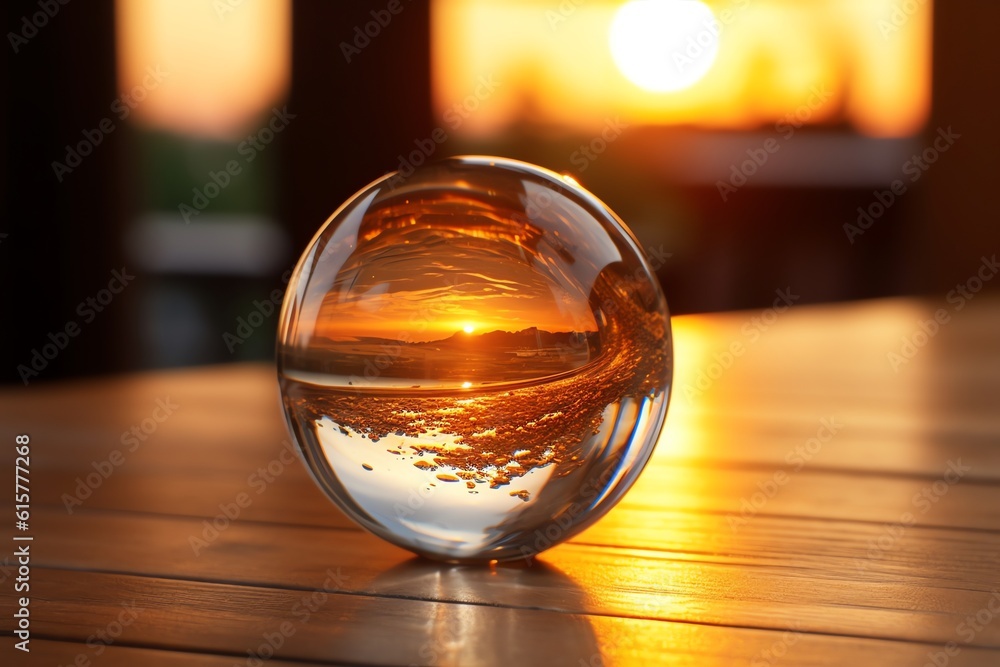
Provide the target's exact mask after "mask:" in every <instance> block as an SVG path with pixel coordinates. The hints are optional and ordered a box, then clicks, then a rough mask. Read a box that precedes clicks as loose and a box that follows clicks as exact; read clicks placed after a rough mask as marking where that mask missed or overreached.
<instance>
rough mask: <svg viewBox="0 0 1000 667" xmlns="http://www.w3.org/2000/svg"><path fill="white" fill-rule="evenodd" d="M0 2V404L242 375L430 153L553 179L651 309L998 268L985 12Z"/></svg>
mask: <svg viewBox="0 0 1000 667" xmlns="http://www.w3.org/2000/svg"><path fill="white" fill-rule="evenodd" d="M6 8H7V9H6V25H5V27H6V30H5V32H6V41H7V45H6V47H5V48H7V54H6V58H5V62H6V66H5V68H4V79H5V80H4V86H3V89H4V90H5V91H6V95H5V104H4V106H3V113H4V126H5V128H6V132H5V133H4V134H3V137H2V141H3V144H4V146H3V148H4V152H5V155H6V160H5V162H4V166H3V169H4V174H3V185H2V191H0V196H2V198H3V203H4V206H3V210H4V214H3V222H2V224H0V272H2V275H0V277H2V280H3V282H2V284H3V286H4V294H5V296H6V302H5V306H4V314H5V316H4V326H3V328H2V332H3V333H2V336H3V342H4V344H3V345H2V346H0V349H2V355H3V364H2V367H3V371H4V374H3V381H5V382H13V383H26V384H31V383H34V382H42V381H46V380H52V379H57V378H62V377H67V376H78V375H90V374H101V373H108V372H120V371H124V370H134V369H145V368H158V367H171V366H182V365H191V364H206V363H219V362H228V361H241V360H250V359H267V358H270V357H271V355H272V352H273V340H274V331H275V326H276V321H277V316H276V314H277V311H278V309H279V305H280V300H281V295H282V293H283V290H284V285H285V282H286V281H287V277H288V271H289V270H290V269H291V268H292V267H293V266H294V263H295V261H296V259H297V258H298V255H299V254H300V252H301V251H302V250H303V249H304V247H305V245H306V243H307V242H308V241H309V239H310V238H311V237H312V235H313V234H314V233H315V231H316V230H317V229H318V227H319V226H320V225H321V224H322V223H323V221H324V220H326V218H327V217H328V216H329V215H330V214H331V213H332V212H333V210H334V209H335V208H336V207H337V206H339V204H340V203H341V202H342V201H343V200H344V199H346V198H347V197H349V196H350V195H351V194H353V193H354V192H356V191H357V190H359V189H360V188H362V187H363V186H365V185H366V184H367V183H368V182H370V181H371V180H373V179H375V178H377V177H379V176H381V175H383V174H384V173H386V172H389V171H393V170H396V169H402V170H404V171H405V170H408V169H411V168H413V167H415V166H419V165H420V164H422V163H423V162H425V161H428V160H431V159H435V158H440V157H444V156H447V155H459V154H469V153H485V154H496V155H501V156H506V157H512V158H518V159H522V160H526V161H529V162H533V163H537V164H539V165H542V166H544V167H548V168H550V169H553V170H556V171H559V172H564V173H568V174H571V175H573V176H574V177H575V178H576V179H577V180H578V181H580V182H581V183H582V184H583V185H584V186H585V187H586V188H588V189H590V190H591V191H593V192H594V193H595V194H597V195H598V196H599V197H601V198H602V199H604V201H605V202H607V203H608V204H609V206H610V207H611V208H612V209H613V210H615V211H616V212H617V213H618V214H619V215H620V216H621V217H622V218H623V219H624V220H625V221H626V223H627V224H628V225H629V226H630V227H631V228H632V229H633V231H634V232H635V233H636V235H637V236H638V237H639V239H640V241H641V243H642V245H643V246H645V247H646V248H647V249H648V251H649V254H650V256H651V258H652V261H653V263H654V266H655V267H656V268H657V272H658V275H659V277H660V279H661V281H662V283H663V286H664V290H665V292H666V294H667V298H668V301H669V303H670V305H671V309H672V311H673V312H674V313H675V314H680V313H690V312H707V311H716V310H731V309H744V308H758V307H765V306H770V305H771V304H772V303H773V302H774V299H775V291H776V290H778V289H781V290H790V291H791V292H792V293H794V294H795V295H798V296H800V297H801V298H800V300H799V301H798V303H817V302H827V301H841V300H853V299H868V298H875V297H884V296H893V295H931V296H934V297H935V298H937V299H939V300H940V299H943V298H944V296H945V294H946V293H947V292H948V291H949V290H950V289H953V288H954V287H955V285H956V284H957V283H959V282H963V283H964V281H965V280H966V279H968V278H969V276H970V275H972V274H974V273H975V271H976V269H977V267H978V266H979V265H980V262H981V259H980V258H981V256H984V255H985V256H986V257H990V256H992V255H993V253H995V252H996V251H997V250H998V246H1000V233H998V229H997V217H998V216H997V213H996V206H995V205H994V204H993V192H994V191H995V186H994V184H993V178H994V175H995V173H996V167H995V164H994V160H995V156H996V155H997V148H998V147H1000V146H998V140H1000V132H998V127H997V121H996V108H997V106H996V104H997V95H998V92H997V86H998V83H997V82H998V81H1000V77H998V63H1000V58H998V57H997V48H996V42H997V38H996V26H997V25H1000V5H998V4H997V3H991V2H985V1H984V0H951V1H949V2H947V3H945V2H933V1H932V0H717V1H716V0H705V1H704V2H696V1H695V0H632V1H625V0H613V1H612V0H606V1H601V0H373V1H372V2H343V1H338V2H332V1H331V2H318V1H315V2H307V1H305V0H297V1H292V0H117V1H115V0H88V2H81V1H79V0H78V1H77V2H70V1H69V0H32V1H28V0H10V1H9V2H7V3H6ZM987 286H988V288H996V285H992V284H989V283H988V284H987Z"/></svg>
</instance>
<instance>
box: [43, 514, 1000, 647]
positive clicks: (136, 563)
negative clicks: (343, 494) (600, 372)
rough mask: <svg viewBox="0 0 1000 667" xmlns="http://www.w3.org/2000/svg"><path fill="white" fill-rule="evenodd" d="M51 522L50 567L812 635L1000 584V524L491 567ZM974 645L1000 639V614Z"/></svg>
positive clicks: (844, 533)
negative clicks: (876, 542)
mask: <svg viewBox="0 0 1000 667" xmlns="http://www.w3.org/2000/svg"><path fill="white" fill-rule="evenodd" d="M37 520H39V521H41V522H43V523H42V525H44V526H46V532H48V533H49V534H58V535H59V536H60V539H59V541H58V543H57V544H55V545H51V546H50V545H48V544H46V543H45V542H37V543H35V558H36V560H35V562H36V563H37V564H42V565H45V566H47V567H56V568H58V567H62V568H68V567H77V568H81V569H82V570H86V571H105V572H113V573H128V574H144V575H154V576H159V577H169V578H175V579H190V580H202V581H225V582H228V583H235V584H253V585H266V586H276V587H287V588H294V589H300V590H309V589H313V588H317V587H319V586H320V585H321V583H322V582H323V581H324V579H325V578H328V577H329V576H330V574H331V571H332V573H334V574H336V575H337V590H340V591H343V592H350V593H355V594H364V595H371V596H382V597H403V598H408V599H424V600H447V601H453V602H464V603H474V604H481V605H490V606H501V607H510V608H521V609H547V610H551V611H560V612H568V613H575V614H594V615H601V616H620V617H628V618H650V619H658V620H673V621H685V622H693V623H703V624H713V625H728V626H743V627H755V628H766V629H772V630H777V631H781V630H783V629H786V628H787V627H790V625H791V624H793V623H794V624H796V627H798V628H799V629H800V630H802V631H807V632H822V633H825V634H833V635H843V636H859V637H872V638H881V639H890V640H908V641H916V642H919V641H928V642H939V643H942V644H943V643H946V642H948V641H951V640H952V639H953V635H954V634H955V628H956V626H958V625H959V624H960V623H961V622H962V621H963V619H964V618H965V617H966V616H967V615H969V614H975V613H976V612H977V610H979V609H980V608H982V607H983V606H984V605H986V604H987V603H988V602H989V601H990V599H991V596H992V595H993V593H992V590H993V589H994V588H996V587H997V584H998V583H1000V582H997V580H996V576H995V574H996V572H997V570H998V569H1000V559H998V558H997V555H998V554H1000V535H996V536H992V537H991V538H990V539H986V540H984V539H982V538H981V536H979V535H970V534H964V533H963V534H961V535H960V536H959V538H958V539H949V540H941V539H940V536H939V533H940V532H941V531H933V530H928V529H921V528H911V529H909V533H907V534H904V535H902V536H901V537H900V539H899V540H898V543H897V544H893V545H892V546H893V549H891V550H887V551H886V552H884V553H882V554H880V555H879V557H878V558H874V559H867V558H865V550H866V549H867V548H868V547H867V544H868V542H869V541H871V540H872V539H874V538H876V537H877V532H876V531H875V530H862V531H861V532H854V531H852V530H851V529H854V528H857V526H858V524H852V525H847V526H841V527H840V528H841V530H840V531H838V532H837V533H836V537H837V539H836V541H835V542H834V544H835V545H836V549H835V550H834V551H833V553H831V549H829V548H828V547H827V546H825V545H827V544H829V543H830V542H831V540H830V537H831V534H830V533H828V532H826V530H825V529H826V527H824V526H816V524H815V523H811V522H798V523H797V524H791V525H786V524H787V522H780V521H774V522H771V523H770V524H754V525H753V526H748V529H747V533H748V535H747V536H746V539H747V542H748V543H749V545H750V546H749V548H748V547H743V548H742V549H739V548H738V547H737V545H736V544H733V545H731V546H732V547H734V550H733V551H729V550H724V551H720V552H716V553H711V552H706V551H701V552H697V551H684V552H682V553H676V554H675V553H672V552H668V551H659V550H649V549H647V550H642V551H638V550H635V549H627V548H618V549H609V548H606V547H593V546H588V545H586V544H570V545H565V546H561V547H557V548H555V549H553V550H552V551H551V552H549V553H548V554H545V555H544V556H543V557H542V562H543V565H542V566H533V567H501V568H495V569H486V568H481V567H469V568H442V567H441V566H440V565H438V564H435V563H430V562H426V561H423V560H421V559H411V558H410V557H409V555H408V554H407V553H406V552H404V551H402V550H400V549H396V548H393V547H390V546H388V545H386V544H384V543H383V542H381V541H380V540H378V539H377V538H375V537H372V536H370V535H368V534H366V533H362V532H358V531H338V530H329V529H322V528H307V527H291V526H290V527H285V526H279V525H266V524H249V523H240V522H236V523H233V524H231V525H229V526H228V527H223V530H222V531H221V532H215V533H213V532H211V531H209V532H206V531H205V527H204V524H203V523H202V522H198V521H197V520H191V519H174V518H154V517H149V516H136V515H132V514H119V513H103V512H85V513H81V514H78V515H76V516H74V517H72V518H71V517H67V516H66V515H64V514H62V513H58V512H46V513H43V514H41V515H40V516H39V517H37ZM696 520H697V518H692V520H691V521H690V522H689V523H688V524H686V525H685V526H683V528H684V532H683V533H680V532H679V530H680V529H676V528H675V530H677V531H678V533H675V534H683V537H684V539H689V540H690V539H693V537H694V536H696V535H698V533H699V532H700V533H701V534H710V533H711V532H712V531H713V529H716V530H717V529H718V527H719V526H718V525H715V526H707V527H706V526H702V527H700V531H698V530H697V529H696V528H695V525H694V524H696ZM861 525H862V526H864V524H861ZM864 527H865V528H871V527H869V526H864ZM658 528H661V527H660V526H655V525H654V526H652V527H646V528H645V529H643V532H655V531H656V530H657V529H658ZM664 528H665V526H664ZM696 531H697V532H696ZM952 532H954V531H952ZM193 537H194V538H199V539H201V540H204V543H201V542H192V538H193ZM949 537H951V536H949ZM583 538H584V539H586V536H584V537H583ZM782 538H784V539H782ZM796 539H797V542H798V544H797V545H796V544H793V545H788V546H787V547H786V543H787V542H788V541H789V540H792V541H795V540H796ZM776 545H781V549H780V550H777V549H775V546H776ZM695 546H701V545H695ZM714 546H717V547H718V546H721V545H719V544H715V545H714ZM195 551H197V555H196V554H195ZM276 564H282V565H283V567H275V565H276ZM859 564H860V567H859ZM331 590H333V589H331ZM997 595H998V597H997V602H996V604H995V605H994V606H997V607H998V608H1000V592H998V593H997ZM970 645H977V646H984V647H995V648H1000V619H998V622H997V623H996V624H995V625H988V626H987V627H986V628H985V629H984V630H983V631H982V632H981V633H979V635H978V636H977V637H976V638H975V642H974V643H973V644H970Z"/></svg>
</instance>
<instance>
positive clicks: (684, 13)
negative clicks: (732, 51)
mask: <svg viewBox="0 0 1000 667" xmlns="http://www.w3.org/2000/svg"><path fill="white" fill-rule="evenodd" d="M715 24H716V22H715V17H714V15H713V14H712V10H711V9H709V7H708V6H707V5H705V4H704V3H703V2H698V1H697V0H632V2H629V3H627V4H625V5H622V7H621V9H619V10H618V12H617V13H616V14H615V18H614V20H613V21H612V22H611V31H610V35H609V43H610V46H611V56H612V57H613V58H614V60H615V64H616V65H618V69H620V70H621V72H622V74H624V75H625V76H626V77H627V78H628V79H629V81H631V82H632V83H634V84H635V85H637V86H639V87H640V88H643V89H645V90H648V91H651V92H660V93H662V92H673V91H677V90H683V89H685V88H689V87H691V86H693V85H694V84H696V83H697V82H698V81H700V80H701V79H702V78H703V77H704V76H705V75H706V74H707V73H708V70H710V69H711V68H712V63H714V62H715V57H716V55H717V54H718V51H719V33H718V30H717V29H714V28H713V26H715Z"/></svg>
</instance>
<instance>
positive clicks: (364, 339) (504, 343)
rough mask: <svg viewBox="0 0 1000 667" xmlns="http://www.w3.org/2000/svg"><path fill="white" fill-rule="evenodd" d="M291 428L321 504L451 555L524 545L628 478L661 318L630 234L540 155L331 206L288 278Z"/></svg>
mask: <svg viewBox="0 0 1000 667" xmlns="http://www.w3.org/2000/svg"><path fill="white" fill-rule="evenodd" d="M278 363H279V375H280V381H281V387H282V394H283V401H284V405H285V410H286V415H287V417H288V421H289V424H290V426H291V428H292V430H293V432H294V434H295V436H296V439H297V440H298V443H299V445H300V447H301V448H302V450H303V452H304V454H305V457H306V459H307V461H308V463H309V465H310V468H311V470H312V472H313V474H314V476H315V477H316V479H317V480H318V482H319V483H320V485H321V486H322V487H323V488H324V489H325V490H326V491H327V493H328V494H329V495H330V496H331V497H332V498H333V500H334V501H335V502H337V504H338V505H339V506H340V507H341V508H343V509H344V510H345V511H347V513H348V514H349V515H350V516H351V517H352V518H354V519H355V520H356V521H358V522H359V523H361V525H363V526H364V527H366V528H368V529H369V530H371V531H373V532H375V533H376V534H378V535H380V536H382V537H384V538H386V539H388V540H390V541H392V542H394V543H396V544H399V545H401V546H404V547H406V548H409V549H411V550H413V551H416V552H417V553H421V554H424V555H428V556H432V557H436V558H443V559H448V560H491V559H510V558H517V557H521V556H526V555H532V554H533V553H537V552H538V551H540V550H542V549H545V548H547V547H548V546H551V545H552V544H555V543H557V542H559V541H562V540H564V539H566V538H568V537H569V536H571V535H573V534H575V533H576V532H579V530H582V529H583V528H584V527H586V526H587V525H589V524H590V523H592V522H593V521H595V520H596V519H597V518H599V517H600V516H601V515H602V514H603V513H605V512H606V511H607V510H608V509H610V507H611V506H613V505H614V503H615V502H617V500H618V499H619V498H620V497H621V495H622V493H624V491H625V490H627V488H628V487H629V486H631V484H632V483H633V482H634V481H635V479H636V477H637V475H638V473H639V472H640V470H641V468H642V466H643V465H644V464H645V462H646V460H647V459H648V457H649V455H650V453H651V451H652V447H653V444H654V442H655V439H656V437H657V435H658V433H659V431H660V427H661V425H662V421H663V418H664V415H665V412H666V404H667V397H668V391H669V383H670V374H671V347H670V326H669V319H668V316H667V311H666V304H665V302H664V299H663V295H662V293H661V291H660V289H659V286H658V284H657V282H656V278H655V276H654V275H652V273H651V271H650V270H649V268H648V265H647V264H646V263H645V261H644V259H643V257H642V253H641V251H640V250H639V248H638V245H637V244H636V242H635V240H634V239H633V238H632V237H631V235H630V234H629V233H628V231H627V230H626V229H625V228H624V226H623V225H622V223H621V222H620V221H619V220H618V219H617V218H616V217H615V216H614V214H613V213H611V212H610V211H609V210H608V209H607V208H606V207H605V206H604V205H603V204H602V203H601V202H600V201H598V200H597V199H596V198H594V197H593V196H592V195H590V194H589V193H587V192H586V191H585V190H583V189H582V188H580V187H579V186H577V185H575V183H573V182H571V181H569V180H566V179H563V178H562V177H560V176H558V175H556V174H554V173H552V172H547V171H545V170H543V169H540V168H538V167H534V166H531V165H527V164H524V163H519V162H514V161H510V160H501V159H498V158H452V159H449V160H444V161H441V162H437V163H433V164H430V165H427V166H425V167H423V168H421V169H418V170H417V171H416V172H415V173H413V174H412V175H411V176H409V177H408V178H405V179H404V178H402V177H401V176H400V175H398V174H393V175H389V176H386V177H384V178H383V179H380V180H379V181H376V182H375V183H373V184H371V185H370V186H368V187H367V188H365V189H364V190H362V191H361V192H359V193H358V194H357V195H355V196H354V197H353V198H352V199H351V200H349V201H348V202H347V203H346V204H344V205H343V206H342V207H341V208H340V209H339V210H338V211H337V212H336V213H335V214H334V215H333V216H332V217H331V219H330V220H329V221H327V223H326V224H325V225H324V227H323V228H322V229H321V230H320V233H319V234H318V235H317V236H316V238H315V239H314V240H313V242H312V243H311V245H310V247H309V248H308V249H307V251H306V253H305V255H304V256H303V258H302V260H301V261H300V263H299V266H298V267H297V269H296V271H295V274H294V276H293V277H292V281H291V283H290V285H289V290H288V295H287V296H286V302H285V306H284V308H283V311H282V320H281V326H280V331H279V339H278Z"/></svg>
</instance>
